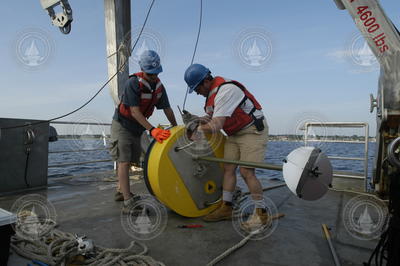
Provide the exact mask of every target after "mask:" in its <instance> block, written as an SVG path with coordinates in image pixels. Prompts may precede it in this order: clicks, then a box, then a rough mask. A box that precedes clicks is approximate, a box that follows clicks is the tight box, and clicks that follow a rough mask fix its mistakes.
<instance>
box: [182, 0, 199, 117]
mask: <svg viewBox="0 0 400 266" xmlns="http://www.w3.org/2000/svg"><path fill="white" fill-rule="evenodd" d="M202 21H203V0H200V19H199V30H198V31H197V39H196V44H195V46H194V50H193V55H192V60H191V61H190V65H192V64H193V61H194V57H195V56H196V52H197V45H198V44H199V39H200V32H201V24H202ZM188 92H189V87H187V88H186V93H185V99H184V100H183V107H182V109H183V110H185V106H186V99H187V95H188Z"/></svg>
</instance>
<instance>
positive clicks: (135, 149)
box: [110, 120, 142, 166]
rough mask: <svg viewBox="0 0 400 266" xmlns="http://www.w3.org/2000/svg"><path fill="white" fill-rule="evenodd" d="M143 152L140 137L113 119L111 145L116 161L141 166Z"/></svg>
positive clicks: (111, 153)
mask: <svg viewBox="0 0 400 266" xmlns="http://www.w3.org/2000/svg"><path fill="white" fill-rule="evenodd" d="M141 154H142V148H141V146H140V137H138V136H134V135H133V134H132V133H131V132H130V131H129V130H128V129H126V128H124V127H123V126H122V125H121V124H120V123H118V121H115V120H113V121H112V124H111V145H110V155H111V158H112V160H114V161H116V162H131V163H133V164H135V165H137V166H139V163H140V155H141Z"/></svg>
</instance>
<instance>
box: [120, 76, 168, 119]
mask: <svg viewBox="0 0 400 266" xmlns="http://www.w3.org/2000/svg"><path fill="white" fill-rule="evenodd" d="M132 76H136V77H137V78H138V81H139V90H140V103H139V109H140V112H141V113H142V114H143V116H144V117H146V118H149V117H150V116H151V115H152V114H153V112H154V108H155V107H156V105H157V103H158V101H159V100H160V98H161V96H162V94H163V91H164V86H163V84H162V83H161V81H160V79H159V78H157V85H156V88H155V90H154V91H152V90H151V87H150V84H149V83H148V82H147V80H145V79H144V73H143V72H139V73H135V74H133V75H132ZM132 76H130V77H132ZM122 97H123V95H122ZM118 110H119V113H120V114H121V115H122V116H123V117H125V118H128V119H131V120H134V121H136V119H135V118H133V116H132V114H131V110H130V108H129V106H126V105H125V104H123V103H120V104H119V106H118Z"/></svg>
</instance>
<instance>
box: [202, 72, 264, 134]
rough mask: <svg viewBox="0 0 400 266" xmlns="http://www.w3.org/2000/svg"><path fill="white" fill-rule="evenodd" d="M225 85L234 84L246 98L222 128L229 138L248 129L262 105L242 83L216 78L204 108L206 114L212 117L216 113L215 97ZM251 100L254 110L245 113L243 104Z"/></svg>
mask: <svg viewBox="0 0 400 266" xmlns="http://www.w3.org/2000/svg"><path fill="white" fill-rule="evenodd" d="M225 84H234V85H236V86H238V87H239V88H240V89H241V90H242V91H243V93H244V95H245V96H244V98H243V100H242V101H241V102H240V104H239V105H238V106H237V107H236V109H235V110H234V111H233V113H232V115H231V116H230V117H227V118H226V120H225V123H224V125H223V127H222V129H223V130H224V131H225V133H226V134H227V135H228V136H231V135H233V134H235V133H236V132H238V131H239V130H241V129H242V128H244V127H246V126H247V125H249V124H250V123H252V122H253V120H254V118H253V113H254V111H255V110H261V109H262V108H261V105H260V104H259V103H258V102H257V100H256V99H255V98H254V96H253V95H252V94H251V93H250V92H249V91H248V90H247V89H246V87H244V86H243V85H242V84H241V83H239V82H237V81H234V80H228V79H224V78H222V77H215V78H214V79H213V80H212V83H211V87H210V92H209V94H208V97H207V99H206V104H205V106H204V110H205V112H206V113H207V114H208V115H210V116H211V117H212V115H213V112H214V101H215V97H216V96H217V93H218V91H219V89H220V88H221V86H222V85H225ZM247 99H249V100H250V101H251V102H252V103H253V106H254V107H253V109H252V110H251V112H250V113H246V112H245V111H243V109H242V108H241V106H242V104H243V103H244V102H245V101H246V100H247Z"/></svg>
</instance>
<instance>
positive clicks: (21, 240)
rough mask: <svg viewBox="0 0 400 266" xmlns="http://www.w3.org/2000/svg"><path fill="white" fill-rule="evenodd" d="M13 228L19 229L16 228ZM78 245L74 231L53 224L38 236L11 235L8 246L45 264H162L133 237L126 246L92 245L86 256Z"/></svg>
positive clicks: (125, 265) (156, 265)
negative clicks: (67, 230)
mask: <svg viewBox="0 0 400 266" xmlns="http://www.w3.org/2000/svg"><path fill="white" fill-rule="evenodd" d="M17 226H18V225H17ZM16 232H19V231H18V228H16ZM78 245H79V244H78V241H77V237H76V235H74V234H71V233H67V232H63V231H60V230H58V229H55V228H54V227H53V228H52V230H50V231H49V232H48V233H47V234H45V235H43V236H41V237H40V238H39V239H32V238H28V237H26V236H24V235H23V234H20V233H17V234H15V235H14V236H13V237H12V238H11V248H12V250H13V251H14V252H16V253H17V254H18V255H20V256H22V257H25V258H27V259H30V260H38V261H41V262H43V263H46V264H48V265H67V266H68V265H91V266H92V265H93V266H94V265H99V266H110V265H120V266H128V265H144V266H165V265H164V264H163V263H162V262H159V261H156V260H154V259H153V258H152V257H150V256H146V255H145V254H147V252H148V248H147V246H146V245H144V244H142V243H139V242H135V241H132V242H131V244H130V245H129V247H128V248H125V249H115V248H105V247H101V246H94V248H93V250H92V251H90V252H87V254H86V255H85V256H83V255H82V254H81V253H82V252H79V250H78ZM135 246H138V247H140V248H141V249H142V251H140V252H137V251H136V252H135ZM136 249H137V248H136Z"/></svg>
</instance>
